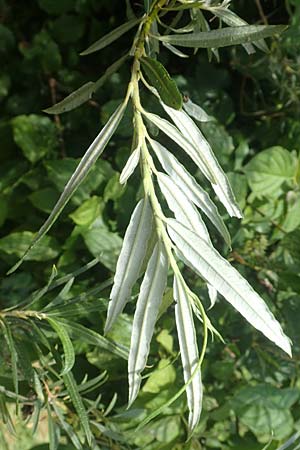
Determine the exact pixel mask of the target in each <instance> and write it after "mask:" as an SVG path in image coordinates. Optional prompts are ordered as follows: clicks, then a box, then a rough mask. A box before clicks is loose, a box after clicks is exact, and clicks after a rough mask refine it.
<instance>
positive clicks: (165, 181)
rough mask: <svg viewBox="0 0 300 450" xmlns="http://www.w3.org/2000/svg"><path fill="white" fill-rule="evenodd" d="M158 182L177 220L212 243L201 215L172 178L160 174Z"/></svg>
mask: <svg viewBox="0 0 300 450" xmlns="http://www.w3.org/2000/svg"><path fill="white" fill-rule="evenodd" d="M157 181H158V184H159V187H160V190H161V192H162V194H163V196H164V197H165V199H166V201H167V203H168V206H169V208H170V210H171V211H173V213H174V215H175V217H176V219H177V220H178V221H179V222H181V223H183V224H184V225H185V226H186V227H188V228H189V229H190V230H193V231H194V232H195V233H197V234H198V235H199V236H200V237H202V239H204V240H206V241H207V242H211V241H210V237H209V234H208V231H207V228H206V226H205V224H204V222H203V220H202V218H201V216H200V214H199V213H198V211H197V210H196V208H195V207H194V205H193V204H192V203H191V202H190V201H189V199H188V197H187V196H186V195H185V194H184V193H183V192H182V190H181V189H180V188H179V187H178V186H177V184H175V183H174V181H172V178H170V177H169V176H168V175H165V174H164V173H160V172H158V174H157Z"/></svg>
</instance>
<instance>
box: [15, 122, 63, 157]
mask: <svg viewBox="0 0 300 450" xmlns="http://www.w3.org/2000/svg"><path fill="white" fill-rule="evenodd" d="M12 127H13V134H14V140H15V142H16V144H17V145H18V146H19V147H20V148H21V150H22V152H23V154H24V156H25V157H26V158H27V159H28V160H29V161H30V162H31V163H36V162H37V161H39V160H40V159H42V158H43V157H44V156H45V155H47V154H50V153H52V152H53V151H54V150H55V149H56V148H57V146H58V132H57V128H56V126H55V124H54V122H52V121H51V120H50V119H49V118H48V117H44V116H38V115H36V114H31V115H29V116H25V115H23V116H17V117H15V118H14V119H13V120H12Z"/></svg>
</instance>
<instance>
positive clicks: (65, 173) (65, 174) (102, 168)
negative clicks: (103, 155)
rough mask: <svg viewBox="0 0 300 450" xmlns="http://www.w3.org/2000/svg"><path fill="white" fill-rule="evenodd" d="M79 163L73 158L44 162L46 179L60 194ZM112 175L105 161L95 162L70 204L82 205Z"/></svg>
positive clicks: (112, 172) (111, 170)
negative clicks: (47, 178) (46, 173)
mask: <svg viewBox="0 0 300 450" xmlns="http://www.w3.org/2000/svg"><path fill="white" fill-rule="evenodd" d="M79 162H80V160H78V159H73V158H64V159H60V160H52V161H45V163H44V165H45V167H46V170H47V172H48V177H49V179H50V180H51V182H52V183H53V184H54V185H55V187H56V188H57V189H58V190H59V191H60V192H62V191H63V190H64V187H65V185H66V183H67V182H68V180H69V178H70V177H71V176H72V174H73V173H74V172H75V170H76V167H77V166H78V164H79ZM114 173H115V172H114V171H113V169H112V168H111V165H110V164H109V163H108V162H107V161H102V160H101V161H99V160H98V161H96V163H95V164H94V166H93V167H91V170H90V172H89V173H88V175H87V177H86V178H85V180H84V181H83V182H82V183H81V184H80V186H79V187H78V188H77V190H76V192H74V194H73V195H72V203H74V204H76V205H82V203H83V202H84V201H85V200H88V199H89V198H90V195H91V193H92V192H93V191H95V190H96V189H97V188H98V187H99V186H100V185H101V183H103V182H104V181H106V180H107V179H109V178H110V177H111V176H112V175H113V174H114ZM56 200H57V196H56Z"/></svg>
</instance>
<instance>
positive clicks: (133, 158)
mask: <svg viewBox="0 0 300 450" xmlns="http://www.w3.org/2000/svg"><path fill="white" fill-rule="evenodd" d="M140 151H141V146H140V145H139V146H138V147H137V148H136V149H135V150H133V152H132V153H131V155H130V156H129V158H128V160H127V162H126V164H125V166H124V168H123V170H122V172H121V175H120V183H121V184H124V183H126V181H127V180H128V178H129V177H130V176H131V175H132V174H133V172H134V170H135V168H136V166H137V165H138V163H139V160H140Z"/></svg>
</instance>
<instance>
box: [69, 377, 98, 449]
mask: <svg viewBox="0 0 300 450" xmlns="http://www.w3.org/2000/svg"><path fill="white" fill-rule="evenodd" d="M63 380H64V383H65V386H66V388H67V391H68V394H69V396H70V399H71V401H72V403H73V405H74V408H75V410H76V412H77V414H78V418H79V421H80V424H81V426H82V428H83V430H84V433H85V436H86V438H87V442H88V444H89V445H91V444H92V439H93V435H92V432H91V429H90V423H89V418H88V414H87V411H86V409H85V407H84V404H83V401H82V398H81V396H80V393H79V392H78V386H77V383H76V381H75V378H74V376H73V374H72V372H68V373H66V374H65V375H63Z"/></svg>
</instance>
